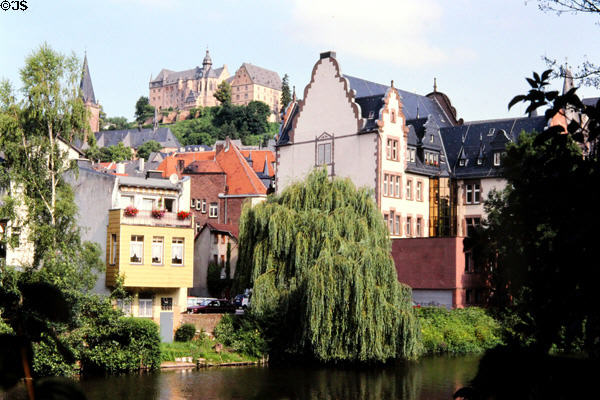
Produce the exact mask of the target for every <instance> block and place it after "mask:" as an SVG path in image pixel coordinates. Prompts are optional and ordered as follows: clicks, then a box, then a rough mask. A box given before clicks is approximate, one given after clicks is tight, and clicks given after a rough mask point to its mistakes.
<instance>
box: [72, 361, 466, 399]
mask: <svg viewBox="0 0 600 400" xmlns="http://www.w3.org/2000/svg"><path fill="white" fill-rule="evenodd" d="M477 361H478V357H455V358H450V357H432V358H423V359H421V360H419V361H417V362H406V363H403V362H398V363H396V364H395V365H388V366H385V367H372V368H364V369H339V368H317V367H315V368H307V367H284V368H279V367H239V368H233V367H223V368H211V369H201V370H198V371H196V370H186V371H182V370H177V371H166V372H162V373H156V374H142V375H128V376H120V377H108V378H89V379H84V380H82V382H81V385H82V387H83V389H84V391H85V392H86V394H87V396H88V399H90V400H96V399H98V400H99V399H110V400H116V399H133V400H137V399H139V400H142V399H144V400H149V399H215V400H217V399H218V400H246V399H281V400H284V399H290V400H296V399H310V400H330V399H331V400H333V399H336V400H338V399H353V400H354V399H357V400H375V399H406V400H438V399H440V400H441V399H445V400H448V399H452V394H453V393H454V391H455V390H456V389H457V388H459V387H461V386H464V385H465V384H467V383H468V381H469V380H470V379H471V378H472V377H473V376H475V373H476V371H477Z"/></svg>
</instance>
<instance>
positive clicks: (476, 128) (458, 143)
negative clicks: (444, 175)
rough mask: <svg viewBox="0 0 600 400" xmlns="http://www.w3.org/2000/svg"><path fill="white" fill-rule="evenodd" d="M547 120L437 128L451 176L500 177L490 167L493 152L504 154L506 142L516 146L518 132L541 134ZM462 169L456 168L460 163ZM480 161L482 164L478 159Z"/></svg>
mask: <svg viewBox="0 0 600 400" xmlns="http://www.w3.org/2000/svg"><path fill="white" fill-rule="evenodd" d="M546 125H547V123H546V118H545V117H543V116H541V117H530V118H528V117H525V118H506V119H498V120H489V121H474V122H469V123H466V124H465V125H462V126H455V127H443V128H440V134H441V137H442V140H443V145H444V147H445V149H446V154H447V157H448V165H449V168H450V171H451V172H452V174H453V175H454V176H455V177H456V178H459V179H465V178H484V177H493V176H500V172H501V169H500V168H497V167H494V165H493V153H494V151H503V150H504V148H505V145H506V143H507V142H509V141H510V142H516V141H517V140H518V139H519V135H520V134H521V132H534V131H535V132H538V133H539V132H542V131H543V130H544V129H545V127H546ZM461 157H462V158H463V159H464V160H465V166H462V167H461V166H459V163H458V161H459V159H460V158H461ZM480 157H483V159H482V161H481V164H478V163H477V159H478V158H480Z"/></svg>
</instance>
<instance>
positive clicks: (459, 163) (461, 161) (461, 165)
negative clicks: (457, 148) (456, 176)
mask: <svg viewBox="0 0 600 400" xmlns="http://www.w3.org/2000/svg"><path fill="white" fill-rule="evenodd" d="M458 165H459V166H460V167H464V166H465V165H466V161H465V159H464V158H461V159H460V160H458Z"/></svg>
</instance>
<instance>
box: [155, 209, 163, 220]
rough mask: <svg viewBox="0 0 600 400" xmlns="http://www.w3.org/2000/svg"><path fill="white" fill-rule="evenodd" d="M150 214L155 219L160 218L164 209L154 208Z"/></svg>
mask: <svg viewBox="0 0 600 400" xmlns="http://www.w3.org/2000/svg"><path fill="white" fill-rule="evenodd" d="M152 216H153V217H154V218H156V219H161V218H162V217H164V216H165V210H159V209H154V210H152Z"/></svg>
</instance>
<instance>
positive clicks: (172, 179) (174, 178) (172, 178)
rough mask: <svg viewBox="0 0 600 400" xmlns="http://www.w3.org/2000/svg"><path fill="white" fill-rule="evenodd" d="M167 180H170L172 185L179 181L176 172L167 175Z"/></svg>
mask: <svg viewBox="0 0 600 400" xmlns="http://www.w3.org/2000/svg"><path fill="white" fill-rule="evenodd" d="M169 181H171V183H172V184H173V185H175V184H177V182H178V181H179V178H178V177H177V174H171V176H170V177H169Z"/></svg>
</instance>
